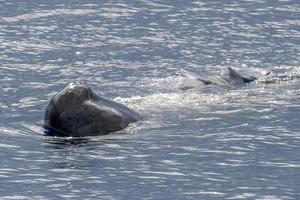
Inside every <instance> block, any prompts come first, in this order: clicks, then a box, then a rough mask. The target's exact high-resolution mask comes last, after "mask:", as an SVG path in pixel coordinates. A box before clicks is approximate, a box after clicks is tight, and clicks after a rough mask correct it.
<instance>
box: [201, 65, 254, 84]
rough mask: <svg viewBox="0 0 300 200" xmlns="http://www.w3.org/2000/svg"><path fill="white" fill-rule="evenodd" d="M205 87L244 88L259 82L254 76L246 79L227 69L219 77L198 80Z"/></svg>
mask: <svg viewBox="0 0 300 200" xmlns="http://www.w3.org/2000/svg"><path fill="white" fill-rule="evenodd" d="M198 80H199V81H201V82H202V83H203V84H204V85H211V84H213V85H220V86H229V87H230V86H231V87H242V86H245V85H246V84H248V83H251V82H252V81H255V80H257V78H256V77H254V76H249V77H244V76H242V75H241V74H239V73H238V72H237V71H235V70H234V69H232V68H230V67H227V68H225V69H223V70H222V71H221V72H220V74H219V75H213V76H208V77H207V78H201V77H199V78H198Z"/></svg>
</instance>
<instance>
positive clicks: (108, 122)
mask: <svg viewBox="0 0 300 200" xmlns="http://www.w3.org/2000/svg"><path fill="white" fill-rule="evenodd" d="M141 119H142V117H141V115H140V114H138V113H136V112H135V111H133V110H131V109H129V108H128V107H126V106H124V105H121V104H119V103H116V102H113V101H111V100H108V99H105V98H103V97H100V96H98V95H97V94H95V93H94V92H93V91H92V90H91V89H90V88H89V87H88V86H86V85H83V84H78V83H69V84H68V85H67V86H66V87H65V88H64V89H63V90H62V91H61V92H59V93H57V94H56V95H55V96H54V97H53V98H52V99H51V100H50V102H49V104H48V105H47V107H46V112H45V116H44V124H45V126H46V127H48V128H50V129H52V130H55V131H57V132H58V133H59V135H61V136H71V137H83V136H96V135H105V134H108V133H111V132H115V131H119V130H122V129H124V128H126V127H127V126H128V125H129V124H130V123H132V122H136V121H138V120H141Z"/></svg>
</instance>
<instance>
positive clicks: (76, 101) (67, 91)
mask: <svg viewBox="0 0 300 200" xmlns="http://www.w3.org/2000/svg"><path fill="white" fill-rule="evenodd" d="M92 97H93V92H92V90H91V89H90V88H89V87H88V86H86V85H84V84H81V83H75V82H71V83H69V84H68V85H67V86H66V87H65V88H64V89H63V90H62V91H61V92H59V93H57V94H56V95H55V97H54V98H53V99H52V100H51V102H50V103H51V104H52V105H55V107H56V108H59V109H62V110H66V109H68V108H74V107H76V106H79V105H80V104H82V103H83V102H85V101H86V100H89V99H91V98H92Z"/></svg>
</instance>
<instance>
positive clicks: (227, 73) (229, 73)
mask: <svg viewBox="0 0 300 200" xmlns="http://www.w3.org/2000/svg"><path fill="white" fill-rule="evenodd" d="M220 75H221V76H223V77H224V78H229V79H235V80H237V79H239V80H243V77H242V76H241V75H240V74H238V73H237V72H236V71H235V70H233V69H232V68H230V67H227V68H225V69H223V70H222V71H221V73H220Z"/></svg>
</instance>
